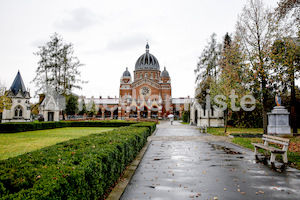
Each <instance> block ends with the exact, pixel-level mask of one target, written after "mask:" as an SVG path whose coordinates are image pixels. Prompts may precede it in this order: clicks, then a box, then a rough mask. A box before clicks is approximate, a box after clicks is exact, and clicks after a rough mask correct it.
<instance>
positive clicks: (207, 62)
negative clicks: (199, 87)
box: [195, 33, 220, 83]
mask: <svg viewBox="0 0 300 200" xmlns="http://www.w3.org/2000/svg"><path fill="white" fill-rule="evenodd" d="M216 37H217V35H216V34H215V33H213V34H212V35H211V36H210V41H209V42H208V44H207V46H205V48H204V50H203V51H202V53H201V56H200V57H199V62H198V63H197V68H196V69H195V73H196V83H199V82H201V81H203V80H206V79H207V77H213V78H214V79H215V78H216V77H217V66H218V59H219V55H220V45H219V44H217V40H216Z"/></svg>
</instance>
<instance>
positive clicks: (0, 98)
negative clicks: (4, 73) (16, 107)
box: [0, 83, 11, 113]
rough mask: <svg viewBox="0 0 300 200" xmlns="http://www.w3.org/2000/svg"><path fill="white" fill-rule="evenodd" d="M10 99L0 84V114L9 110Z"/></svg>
mask: <svg viewBox="0 0 300 200" xmlns="http://www.w3.org/2000/svg"><path fill="white" fill-rule="evenodd" d="M10 107H11V99H10V98H8V97H7V93H6V87H5V86H3V85H2V84H1V83H0V113H2V112H3V109H5V108H6V109H10Z"/></svg>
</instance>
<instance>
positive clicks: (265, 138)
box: [251, 134, 290, 167]
mask: <svg viewBox="0 0 300 200" xmlns="http://www.w3.org/2000/svg"><path fill="white" fill-rule="evenodd" d="M262 140H263V141H264V143H263V144H262V143H251V144H252V145H254V147H255V150H254V155H255V157H256V159H258V150H259V149H264V150H265V151H264V154H265V155H267V153H268V152H270V153H271V159H270V162H271V165H272V167H275V164H274V162H275V158H276V156H277V155H279V154H281V155H282V160H283V163H284V165H285V164H287V163H288V158H287V150H288V147H289V142H290V140H289V139H286V138H281V137H276V136H271V135H265V134H264V135H263V137H262ZM269 143H273V144H279V145H282V146H283V147H282V149H279V148H275V147H273V146H269Z"/></svg>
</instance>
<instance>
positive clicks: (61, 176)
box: [0, 123, 155, 199]
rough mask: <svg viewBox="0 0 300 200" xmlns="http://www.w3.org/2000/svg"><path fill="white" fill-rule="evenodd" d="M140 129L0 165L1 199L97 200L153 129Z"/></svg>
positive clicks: (88, 139) (91, 138) (83, 140)
mask: <svg viewBox="0 0 300 200" xmlns="http://www.w3.org/2000/svg"><path fill="white" fill-rule="evenodd" d="M153 124H155V123H153ZM139 126H141V127H139ZM139 126H138V125H133V126H130V127H120V128H118V129H115V130H113V131H110V132H106V133H102V134H93V135H89V136H85V137H81V138H78V139H73V140H69V141H66V142H62V143H59V144H56V145H53V146H49V147H46V148H43V149H40V150H37V151H33V152H30V153H26V154H23V155H20V156H17V157H14V158H10V159H8V160H3V161H0V199H99V198H100V199H101V197H102V196H103V195H104V194H105V192H106V191H107V190H108V188H109V187H110V186H111V185H112V184H114V183H115V182H116V181H117V180H118V178H119V177H120V175H121V173H122V172H123V171H124V170H125V168H126V166H127V165H128V164H129V163H130V162H131V161H132V160H133V159H134V158H135V156H136V155H137V154H138V153H139V151H140V149H141V148H142V147H143V146H144V144H145V143H146V141H147V137H148V136H149V135H150V134H151V132H150V130H151V128H153V126H155V125H151V124H150V123H149V124H146V126H147V127H142V126H143V125H142V124H140V125H139ZM150 127H151V128H150Z"/></svg>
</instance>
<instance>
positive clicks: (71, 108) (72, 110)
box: [66, 95, 78, 115]
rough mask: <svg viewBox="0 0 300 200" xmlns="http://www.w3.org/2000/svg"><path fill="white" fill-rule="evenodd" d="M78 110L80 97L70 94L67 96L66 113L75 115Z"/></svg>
mask: <svg viewBox="0 0 300 200" xmlns="http://www.w3.org/2000/svg"><path fill="white" fill-rule="evenodd" d="M77 112H78V97H76V96H74V95H69V96H68V98H67V105H66V113H67V115H75V114H76V113H77Z"/></svg>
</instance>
